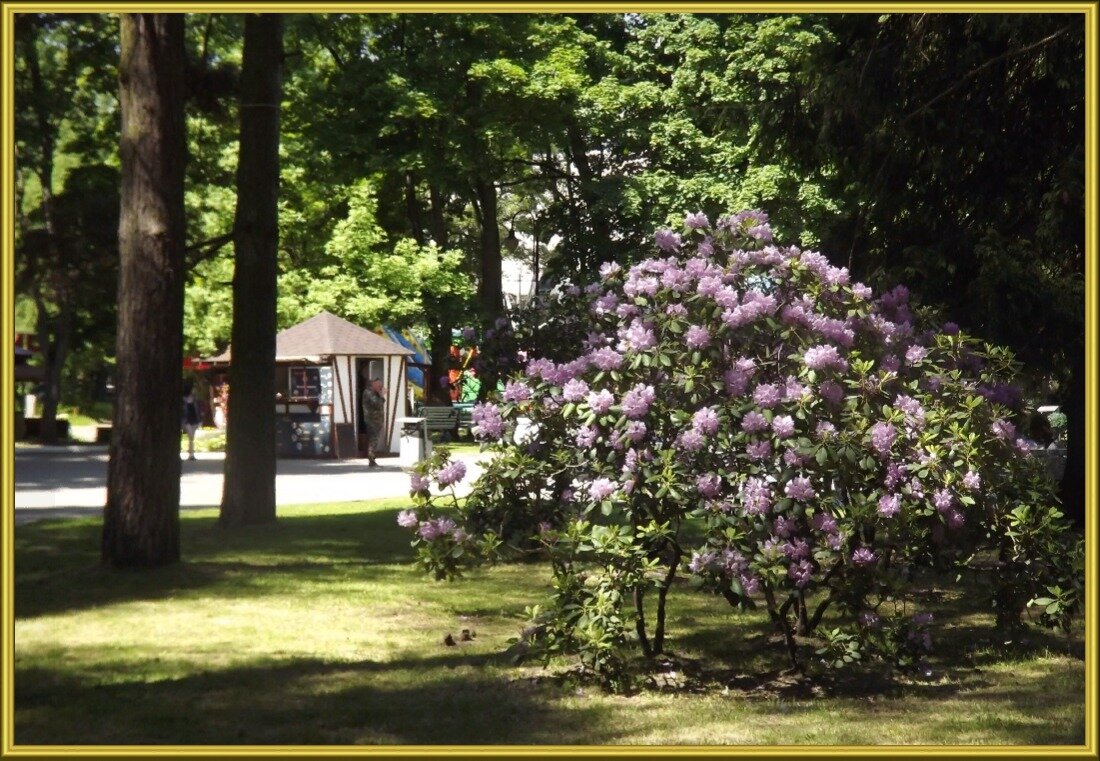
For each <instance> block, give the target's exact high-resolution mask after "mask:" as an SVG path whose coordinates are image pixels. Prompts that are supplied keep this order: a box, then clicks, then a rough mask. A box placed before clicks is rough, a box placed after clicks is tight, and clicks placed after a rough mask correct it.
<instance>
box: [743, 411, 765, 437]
mask: <svg viewBox="0 0 1100 761" xmlns="http://www.w3.org/2000/svg"><path fill="white" fill-rule="evenodd" d="M767 427H768V419H767V418H766V417H764V416H763V415H761V414H760V413H759V412H757V411H756V410H750V411H749V412H746V413H745V416H744V417H743V418H741V430H743V431H745V432H746V433H756V432H757V431H763V430H764V429H765V428H767Z"/></svg>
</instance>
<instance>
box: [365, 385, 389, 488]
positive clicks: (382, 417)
mask: <svg viewBox="0 0 1100 761" xmlns="http://www.w3.org/2000/svg"><path fill="white" fill-rule="evenodd" d="M359 410H360V412H361V413H362V415H363V417H362V420H363V427H364V429H365V430H366V436H367V465H368V466H370V467H372V468H377V467H378V463H377V462H376V461H375V459H374V449H375V446H377V444H378V434H379V433H381V432H382V428H383V427H384V426H385V423H386V389H385V387H384V386H383V385H382V379H381V378H372V379H371V382H370V383H369V384H368V385H367V387H366V389H364V390H363V396H362V398H361V404H360V405H359Z"/></svg>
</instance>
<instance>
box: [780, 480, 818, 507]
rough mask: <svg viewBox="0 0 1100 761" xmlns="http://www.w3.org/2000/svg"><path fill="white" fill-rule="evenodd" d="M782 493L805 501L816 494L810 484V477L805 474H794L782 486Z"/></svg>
mask: <svg viewBox="0 0 1100 761" xmlns="http://www.w3.org/2000/svg"><path fill="white" fill-rule="evenodd" d="M783 493H784V494H786V495H787V496H788V497H790V498H791V499H797V500H799V501H800V502H805V501H806V500H808V499H813V498H814V497H816V496H817V492H815V491H814V487H813V486H812V485H811V484H810V479H809V478H807V477H805V476H796V477H795V478H792V479H791V480H790V481H788V482H787V485H786V486H785V487H783Z"/></svg>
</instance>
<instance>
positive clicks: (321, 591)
mask: <svg viewBox="0 0 1100 761" xmlns="http://www.w3.org/2000/svg"><path fill="white" fill-rule="evenodd" d="M402 503H403V501H402V500H388V501H372V502H358V503H351V504H337V505H325V506H309V507H298V508H280V516H281V517H280V520H279V522H278V524H276V525H274V526H269V527H263V528H259V529H246V530H238V531H224V530H222V529H219V528H218V527H217V526H216V524H215V520H214V512H213V511H188V512H185V513H184V515H183V519H182V522H183V553H184V557H185V558H186V561H185V562H183V563H181V564H179V565H176V566H174V567H170V568H164V569H159V570H155V571H146V572H131V571H127V572H118V571H110V570H106V569H104V568H102V567H100V566H99V564H98V554H97V547H98V538H99V536H98V532H99V525H98V522H97V521H95V520H66V521H44V522H39V523H33V524H27V525H22V526H19V527H18V528H17V529H16V535H15V549H16V555H15V558H16V577H15V587H16V597H15V612H16V622H15V741H16V743H17V744H18V745H27V744H55V743H56V744H85V743H110V744H130V743H168V744H191V743H200V744H237V743H246V744H268V743H272V744H295V745H297V744H352V743H372V744H378V743H381V744H409V743H411V744H448V745H453V744H482V743H507V744H555V745H561V744H583V745H589V744H591V745H598V744H617V743H641V744H760V745H773V744H790V743H794V744H799V743H822V744H851V745H857V744H879V743H886V744H909V743H931V744H943V743H948V744H956V743H959V744H970V743H981V744H1010V745H1016V744H1062V743H1069V744H1080V743H1082V742H1083V731H1084V730H1083V727H1084V719H1083V695H1084V663H1083V660H1082V653H1083V645H1082V640H1081V636H1080V633H1079V632H1078V633H1077V634H1076V635H1075V636H1074V637H1073V638H1072V639H1071V640H1069V641H1067V640H1066V639H1065V638H1060V637H1051V636H1048V635H1045V634H1043V633H1041V632H1039V631H1032V632H1030V633H1029V635H1028V637H1027V638H1026V640H1027V641H1018V642H1013V643H1009V644H1006V643H1004V642H1003V641H999V640H997V639H996V638H995V637H994V636H993V631H992V629H991V628H990V627H989V620H990V619H989V617H988V616H985V615H979V614H977V613H975V612H973V611H974V609H975V606H974V604H973V603H972V602H970V601H968V600H966V599H960V598H956V597H952V596H950V595H940V596H939V597H938V598H937V602H936V603H935V607H936V609H937V610H938V616H939V618H940V619H941V621H943V622H944V625H945V626H946V627H947V631H946V632H945V633H944V635H943V642H942V644H941V647H940V648H939V649H938V653H940V655H938V656H937V657H936V658H935V659H934V661H933V665H934V667H935V673H934V675H933V676H932V678H930V679H926V680H914V679H907V678H885V677H884V676H883V675H882V674H879V673H878V672H870V673H868V674H867V675H865V676H862V677H860V678H859V679H847V680H835V679H823V680H819V682H818V683H817V684H816V686H813V687H812V689H811V688H809V687H807V686H806V685H805V684H797V683H792V682H790V681H789V680H788V681H784V680H783V679H782V678H780V677H778V676H777V674H778V671H779V670H780V669H781V668H782V666H783V660H782V657H783V654H782V647H780V646H779V645H778V644H772V645H771V646H769V647H765V648H761V647H760V645H761V643H762V641H768V640H770V639H771V632H770V630H769V629H768V627H767V625H766V624H765V621H764V618H763V617H762V616H761V615H760V614H757V613H746V614H743V615H742V616H741V617H740V618H739V619H736V620H735V619H733V618H731V616H730V615H729V613H727V612H726V611H727V610H728V608H726V609H725V610H723V607H724V603H723V605H722V606H720V605H718V604H716V602H715V601H714V600H713V599H712V598H707V597H703V596H699V595H685V594H681V595H678V596H676V597H675V598H674V599H675V600H676V604H675V606H674V607H673V608H672V610H671V612H670V625H671V632H670V634H671V636H672V637H673V642H672V647H673V648H674V649H675V650H676V651H677V652H678V653H680V654H682V655H684V656H687V657H692V658H701V657H706V658H708V659H712V661H713V662H714V663H715V664H717V665H718V666H720V667H721V668H723V669H726V670H727V673H726V674H725V675H724V676H722V678H721V679H720V680H719V679H717V678H716V679H715V681H714V684H713V686H712V687H710V688H709V689H703V690H699V691H691V690H686V691H685V690H678V691H677V690H671V691H647V692H642V693H640V694H636V695H633V696H625V697H624V696H615V695H607V694H603V693H601V692H600V691H599V690H597V689H594V688H593V687H591V686H581V685H577V684H575V683H569V682H562V681H560V680H556V679H551V678H547V675H546V672H543V671H542V670H541V669H540V668H538V667H536V666H533V665H525V666H520V667H517V666H514V665H512V664H511V663H510V662H509V659H508V658H506V657H505V656H504V655H503V652H504V651H505V650H506V648H507V647H508V639H509V638H510V637H512V636H514V635H515V634H516V633H517V631H518V630H519V629H520V628H521V627H522V626H523V624H524V622H525V620H524V615H523V609H524V606H525V605H528V604H532V603H534V602H538V601H540V599H541V597H542V595H543V593H544V590H545V588H546V584H547V580H548V575H547V573H546V572H545V570H544V569H543V568H542V567H540V566H537V565H524V564H509V565H504V566H500V567H497V568H494V569H491V570H487V571H483V572H479V573H478V574H476V575H475V576H473V577H471V578H469V579H467V580H465V581H462V582H458V583H453V584H448V583H441V582H434V581H432V580H430V579H427V578H425V577H424V576H423V575H422V574H420V573H419V572H418V571H417V570H416V569H415V568H414V567H413V566H412V564H411V562H410V560H411V558H412V552H411V550H410V549H409V547H408V535H407V534H406V533H405V532H404V531H403V530H401V529H399V528H398V527H397V526H396V525H395V522H394V519H395V515H396V513H397V511H398V510H399V509H400V508H401V507H403V506H404V505H403V504H402ZM463 629H469V630H471V632H473V633H474V636H473V638H472V639H471V640H470V641H465V642H464V641H461V637H460V633H461V631H462V630H463ZM447 634H452V635H453V636H454V638H455V639H456V640H459V642H458V644H457V645H455V646H446V645H444V644H443V639H444V636H445V635H447Z"/></svg>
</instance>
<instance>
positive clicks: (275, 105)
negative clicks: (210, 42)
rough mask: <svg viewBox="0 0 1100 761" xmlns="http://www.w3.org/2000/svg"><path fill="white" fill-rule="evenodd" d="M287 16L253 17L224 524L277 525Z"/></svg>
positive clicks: (245, 80) (246, 66)
mask: <svg viewBox="0 0 1100 761" xmlns="http://www.w3.org/2000/svg"><path fill="white" fill-rule="evenodd" d="M282 72H283V17H282V16H281V15H280V14H277V13H270V14H248V15H247V16H246V17H245V26H244V62H243V70H242V74H241V141H240V158H239V160H238V163H237V216H236V221H235V224H234V239H233V243H234V247H235V256H236V267H235V270H234V273H233V331H232V347H233V349H232V350H233V359H232V363H231V364H230V367H229V395H230V398H229V417H228V421H227V425H226V427H227V430H226V449H225V486H224V491H223V493H222V505H221V515H220V517H219V522H220V523H221V524H222V525H223V526H240V525H251V524H259V523H268V522H271V521H274V520H275V324H276V320H275V299H276V280H277V276H278V269H277V262H278V259H277V254H278V245H279V209H278V202H279V106H280V101H281V100H282V81H283V80H282Z"/></svg>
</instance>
